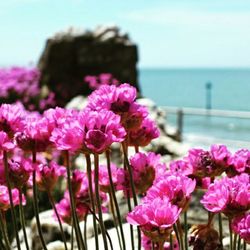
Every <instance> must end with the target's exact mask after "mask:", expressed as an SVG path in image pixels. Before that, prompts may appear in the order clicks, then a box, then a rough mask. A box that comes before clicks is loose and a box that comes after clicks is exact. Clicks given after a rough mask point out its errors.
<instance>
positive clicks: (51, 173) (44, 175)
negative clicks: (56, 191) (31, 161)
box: [36, 161, 66, 191]
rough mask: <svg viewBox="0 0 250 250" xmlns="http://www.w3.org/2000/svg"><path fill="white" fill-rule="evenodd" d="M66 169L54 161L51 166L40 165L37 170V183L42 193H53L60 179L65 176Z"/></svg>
mask: <svg viewBox="0 0 250 250" xmlns="http://www.w3.org/2000/svg"><path fill="white" fill-rule="evenodd" d="M65 172H66V169H65V167H63V166H60V165H58V164H57V163H56V162H54V161H52V162H50V163H49V164H40V165H38V168H37V174H36V182H37V186H38V188H39V189H40V190H41V191H51V190H52V189H53V188H54V187H55V185H56V184H57V181H58V178H59V177H60V176H64V175H65Z"/></svg>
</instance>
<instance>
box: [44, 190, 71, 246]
mask: <svg viewBox="0 0 250 250" xmlns="http://www.w3.org/2000/svg"><path fill="white" fill-rule="evenodd" d="M48 197H49V201H50V204H51V206H52V208H53V210H54V212H55V214H56V218H57V220H58V223H59V228H60V231H61V236H62V240H63V244H64V248H65V250H68V247H67V240H66V237H65V233H64V231H63V226H62V221H61V218H60V216H59V214H58V212H57V209H56V205H55V201H54V198H53V196H52V194H51V190H48Z"/></svg>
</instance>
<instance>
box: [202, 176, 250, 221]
mask: <svg viewBox="0 0 250 250" xmlns="http://www.w3.org/2000/svg"><path fill="white" fill-rule="evenodd" d="M201 203H202V204H203V205H204V207H205V208H206V209H207V210H208V211H210V212H213V213H220V212H222V213H224V214H225V215H226V216H228V217H233V216H237V215H240V214H242V213H244V212H246V211H247V210H248V209H249V208H250V176H249V175H247V174H241V175H239V176H235V177H233V178H228V177H224V178H222V179H220V180H215V182H214V183H212V184H211V185H210V186H209V188H208V191H207V192H206V193H205V195H204V196H203V199H202V200H201Z"/></svg>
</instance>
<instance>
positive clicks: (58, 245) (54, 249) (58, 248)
mask: <svg viewBox="0 0 250 250" xmlns="http://www.w3.org/2000/svg"><path fill="white" fill-rule="evenodd" d="M67 247H68V249H70V243H67ZM47 249H48V250H65V247H64V243H63V242H62V241H59V240H57V241H53V242H51V243H49V244H48V245H47Z"/></svg>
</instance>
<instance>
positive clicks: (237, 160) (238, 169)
mask: <svg viewBox="0 0 250 250" xmlns="http://www.w3.org/2000/svg"><path fill="white" fill-rule="evenodd" d="M226 172H227V175H228V176H229V177H232V176H235V175H239V174H241V173H248V174H250V151H249V150H247V149H240V150H238V151H237V152H235V154H234V155H232V156H231V157H230V159H229V167H228V169H227V171H226Z"/></svg>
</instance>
